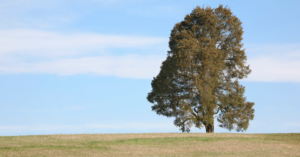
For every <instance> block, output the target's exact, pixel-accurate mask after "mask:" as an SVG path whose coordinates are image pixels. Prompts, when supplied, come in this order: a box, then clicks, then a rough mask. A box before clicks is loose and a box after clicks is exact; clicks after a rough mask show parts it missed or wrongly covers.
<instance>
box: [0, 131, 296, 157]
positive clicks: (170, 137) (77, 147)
mask: <svg viewBox="0 0 300 157" xmlns="http://www.w3.org/2000/svg"><path fill="white" fill-rule="evenodd" d="M0 156H1V157H2V156H300V133H297V134H227V133H226V134H223V133H222V134H221V133H215V134H205V133H165V134H162V133H150V134H78V135H38V136H0Z"/></svg>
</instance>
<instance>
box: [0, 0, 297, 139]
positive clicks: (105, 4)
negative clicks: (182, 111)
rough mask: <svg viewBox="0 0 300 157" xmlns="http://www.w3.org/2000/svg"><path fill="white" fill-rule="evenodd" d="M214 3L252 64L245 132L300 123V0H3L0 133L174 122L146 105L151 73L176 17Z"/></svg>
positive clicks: (115, 129)
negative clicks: (239, 33) (233, 24)
mask: <svg viewBox="0 0 300 157" xmlns="http://www.w3.org/2000/svg"><path fill="white" fill-rule="evenodd" d="M219 4H223V5H225V6H226V5H228V6H229V7H230V8H231V10H232V12H233V14H234V15H236V16H237V17H238V18H239V19H240V20H241V21H242V22H243V24H242V26H243V28H244V35H243V37H244V40H243V43H244V48H246V54H247V56H248V63H249V64H250V68H251V69H252V71H253V72H252V74H251V75H250V76H249V78H247V79H244V80H241V83H242V84H243V85H245V86H246V93H245V96H246V97H247V99H248V101H253V102H255V106H254V108H255V110H256V112H255V118H254V120H253V121H251V122H250V126H249V129H248V130H247V131H246V132H245V133H290V132H300V114H298V113H299V110H300V105H299V104H300V100H299V95H300V68H299V67H300V38H299V35H300V32H299V26H300V21H299V20H298V19H299V16H300V13H299V11H298V10H299V5H300V1H296V0H295V1H292V0H289V1H276V0H272V1H270V0H269V1H268V0H266V1H263V2H262V1H257V0H251V1H250V0H249V1H214V0H209V1H201V0H200V1H199V0H195V1H193V0H186V1H174V0H172V1H171V0H166V1H158V0H151V1H150V0H148V1H147V0H145V1H138V0H127V1H125V0H110V1H104V0H86V1H79V0H72V1H71V0H51V1H50V0H44V1H39V0H0V89H1V90H0V105H1V110H0V115H1V118H0V135H34V134H81V133H149V132H180V131H179V128H176V127H175V126H174V125H173V120H174V119H173V118H167V117H164V116H158V115H156V113H155V112H152V111H151V104H150V103H149V102H147V100H146V96H147V93H148V92H150V91H151V85H150V83H151V79H152V78H153V77H154V76H156V75H157V74H158V72H159V67H160V64H161V62H162V61H163V60H164V59H165V58H166V54H167V51H168V49H169V48H168V40H169V35H170V32H171V30H172V28H173V26H174V25H175V24H176V23H178V22H180V21H182V20H183V18H184V17H185V15H186V14H189V13H191V11H192V10H193V9H194V8H195V7H196V6H203V5H204V6H208V5H209V6H211V7H213V8H215V7H218V5H219ZM191 132H204V130H203V129H202V130H199V129H197V128H192V130H191ZM215 132H228V131H227V130H225V129H222V128H218V127H216V129H215ZM231 132H235V131H234V130H233V131H231Z"/></svg>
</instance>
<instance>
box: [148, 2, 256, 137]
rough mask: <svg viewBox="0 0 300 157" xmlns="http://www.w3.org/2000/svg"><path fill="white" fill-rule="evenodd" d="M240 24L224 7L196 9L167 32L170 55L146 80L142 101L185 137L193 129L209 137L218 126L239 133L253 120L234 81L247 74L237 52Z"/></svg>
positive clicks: (242, 55)
mask: <svg viewBox="0 0 300 157" xmlns="http://www.w3.org/2000/svg"><path fill="white" fill-rule="evenodd" d="M241 24H242V22H241V21H240V20H239V19H238V18H237V17H236V16H234V15H233V14H232V12H231V10H230V9H229V8H227V7H223V5H220V6H219V7H218V8H215V9H212V8H211V7H206V8H204V7H203V8H201V7H196V8H195V9H194V10H193V11H192V13H191V14H190V15H186V17H185V18H184V21H182V22H180V23H177V24H176V25H175V26H174V28H173V30H172V31H171V37H170V41H169V47H170V51H168V55H167V59H166V60H165V61H164V62H163V63H162V66H161V70H160V72H159V74H158V75H157V76H156V77H154V78H153V80H152V83H151V85H152V91H151V92H150V93H148V96H147V99H148V101H149V102H151V103H153V104H154V105H153V106H152V110H153V111H155V112H156V113H157V114H159V115H164V116H167V117H175V120H174V124H175V125H176V126H178V127H180V130H182V132H185V131H186V132H189V131H190V127H191V126H192V125H193V124H194V125H195V126H196V127H198V128H202V127H203V126H204V127H205V129H206V132H207V133H213V132H214V117H215V115H216V114H217V120H218V122H219V123H220V125H219V126H220V127H223V128H227V129H228V130H232V129H236V131H238V132H239V131H245V130H247V128H248V126H249V120H253V118H254V109H253V106H254V103H253V102H247V101H246V98H245V97H244V92H245V87H243V86H242V85H240V84H239V82H238V80H239V79H243V78H245V77H247V75H248V74H250V72H251V69H250V68H249V65H245V64H246V61H247V57H246V54H245V50H244V49H242V47H243V44H242V43H241V41H242V39H243V38H242V34H243V30H242V26H241Z"/></svg>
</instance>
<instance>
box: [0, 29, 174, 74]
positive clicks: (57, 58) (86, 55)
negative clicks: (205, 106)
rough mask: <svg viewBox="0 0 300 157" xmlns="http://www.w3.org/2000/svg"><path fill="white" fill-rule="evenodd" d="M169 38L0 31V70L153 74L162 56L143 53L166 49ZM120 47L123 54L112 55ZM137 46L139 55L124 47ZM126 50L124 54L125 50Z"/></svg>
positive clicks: (1, 71) (7, 72)
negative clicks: (149, 50) (130, 52)
mask: <svg viewBox="0 0 300 157" xmlns="http://www.w3.org/2000/svg"><path fill="white" fill-rule="evenodd" d="M167 42H168V39H166V38H159V37H138V36H117V35H101V34H83V33H81V34H78V33H77V34H76V33H75V34H59V33H53V32H47V31H35V30H2V31H0V45H1V46H0V61H1V63H0V73H1V74H16V73H33V74H35V73H42V74H57V75H76V74H91V75H109V76H117V77H125V78H152V77H153V76H155V75H156V74H157V73H158V72H159V67H160V64H161V62H162V61H163V60H164V57H162V56H158V55H147V54H143V51H145V52H146V51H147V50H146V49H152V50H160V51H166V48H165V47H166V46H164V45H167ZM115 48H120V49H122V50H123V53H125V54H122V55H111V54H110V53H109V51H110V50H111V49H115ZM132 48H134V49H139V55H137V54H128V50H127V49H132ZM126 52H127V54H126Z"/></svg>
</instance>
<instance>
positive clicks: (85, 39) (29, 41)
mask: <svg viewBox="0 0 300 157" xmlns="http://www.w3.org/2000/svg"><path fill="white" fill-rule="evenodd" d="M167 43H168V39H167V38H159V37H139V36H118V35H102V34H88V33H73V34H60V33H56V32H48V31H37V30H22V29H14V30H1V31H0V45H1V47H0V55H2V56H4V55H6V56H13V55H15V54H16V55H27V56H40V57H43V56H46V57H51V56H71V57H74V56H76V55H78V54H85V55H86V54H89V53H91V51H90V50H97V51H98V54H101V52H102V54H103V51H104V50H105V49H109V48H145V47H150V46H152V47H155V46H163V45H167Z"/></svg>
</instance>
